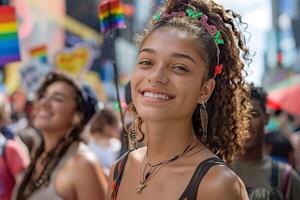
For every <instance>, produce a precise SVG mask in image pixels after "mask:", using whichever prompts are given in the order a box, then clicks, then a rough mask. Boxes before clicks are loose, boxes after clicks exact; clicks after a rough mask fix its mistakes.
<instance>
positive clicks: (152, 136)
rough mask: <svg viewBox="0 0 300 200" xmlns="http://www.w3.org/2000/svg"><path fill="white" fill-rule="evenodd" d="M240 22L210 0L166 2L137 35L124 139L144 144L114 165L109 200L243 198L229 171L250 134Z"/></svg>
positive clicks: (172, 0) (240, 183)
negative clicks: (129, 123)
mask: <svg viewBox="0 0 300 200" xmlns="http://www.w3.org/2000/svg"><path fill="white" fill-rule="evenodd" d="M239 19H240V17H239V15H237V14H236V13H234V12H233V11H231V10H225V9H224V8H223V7H222V6H221V5H219V4H217V3H215V2H214V1H211V0H169V1H167V2H166V3H165V5H164V6H163V7H162V9H161V10H160V13H159V14H157V15H156V16H155V17H154V18H153V19H152V20H151V21H150V22H149V25H148V27H147V28H146V30H145V31H144V32H143V34H141V35H139V36H138V37H137V42H138V46H139V54H138V58H137V65H136V68H135V70H134V72H133V74H132V78H131V94H132V100H133V103H132V104H131V108H130V109H129V112H130V113H131V114H132V116H133V117H134V122H133V126H132V127H130V128H129V131H130V132H129V135H133V134H134V133H135V131H138V132H139V134H140V135H145V138H146V139H145V141H144V142H145V144H146V146H145V147H143V148H139V149H136V150H133V151H129V152H128V153H127V154H125V155H124V156H123V157H122V158H121V159H120V160H119V161H118V162H117V163H116V165H115V166H114V167H113V168H112V170H111V175H110V184H111V185H112V187H111V188H110V190H109V192H108V199H112V200H114V199H118V200H120V199H131V200H134V199H164V200H168V199H170V200H171V199H172V200H173V199H182V200H183V199H205V200H215V199H222V200H234V199H236V200H241V199H247V198H248V197H247V193H246V190H245V187H244V185H243V183H242V182H241V180H240V179H239V177H237V176H236V175H235V174H234V173H233V172H232V171H231V169H230V168H229V167H228V165H230V164H231V163H232V161H233V159H234V158H235V156H236V155H237V154H239V153H240V152H241V151H242V149H243V143H244V141H245V139H246V138H247V136H248V134H249V130H248V128H249V119H248V116H249V112H250V103H249V99H248V95H247V89H246V87H245V86H244V76H243V69H244V63H243V60H242V59H241V58H240V52H241V51H242V52H243V53H244V55H243V57H244V60H245V61H249V59H248V58H247V55H248V49H247V48H246V47H245V44H244V40H243V35H242V33H241V32H240V31H239V30H237V25H238V23H239V22H240V20H239ZM135 138H136V137H134V136H133V137H131V139H132V141H133V142H134V139H135Z"/></svg>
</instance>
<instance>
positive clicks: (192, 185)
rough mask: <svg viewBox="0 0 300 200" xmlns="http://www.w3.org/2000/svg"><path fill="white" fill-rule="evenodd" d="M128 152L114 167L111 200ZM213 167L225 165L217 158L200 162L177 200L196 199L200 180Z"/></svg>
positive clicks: (114, 196)
mask: <svg viewBox="0 0 300 200" xmlns="http://www.w3.org/2000/svg"><path fill="white" fill-rule="evenodd" d="M129 153H130V152H127V153H126V154H124V155H123V156H122V157H121V158H120V159H119V161H118V162H117V164H116V166H115V171H114V179H113V185H112V194H111V198H110V199H111V200H116V199H117V194H118V190H119V186H120V184H121V180H122V176H123V173H124V168H125V164H126V161H127V158H128V155H129ZM214 165H225V166H226V163H225V162H224V161H222V160H221V159H219V158H208V159H206V160H204V161H202V162H201V163H200V164H199V165H198V167H197V169H196V170H195V172H194V174H193V176H192V178H191V180H190V182H189V184H188V185H187V187H186V189H185V190H184V192H183V193H182V195H181V197H180V198H179V200H195V199H196V198H197V192H198V188H199V185H200V182H201V180H202V179H203V177H204V176H205V174H206V173H207V171H208V170H209V169H210V168H211V167H212V166H214Z"/></svg>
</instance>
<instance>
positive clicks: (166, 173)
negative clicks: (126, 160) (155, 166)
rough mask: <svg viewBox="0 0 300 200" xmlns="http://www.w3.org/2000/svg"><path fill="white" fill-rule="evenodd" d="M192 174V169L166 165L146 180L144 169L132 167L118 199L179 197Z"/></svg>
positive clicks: (126, 175)
mask: <svg viewBox="0 0 300 200" xmlns="http://www.w3.org/2000/svg"><path fill="white" fill-rule="evenodd" d="M143 174H144V175H143ZM192 175H193V170H192V169H190V170H187V169H186V168H182V169H180V168H177V169H174V167H165V168H161V169H160V170H158V171H154V173H153V174H150V175H149V178H148V179H147V180H146V181H145V177H144V176H145V173H144V172H143V170H141V169H140V170H139V169H135V170H134V169H131V170H128V171H127V173H124V176H123V178H122V182H121V184H120V187H119V191H118V195H117V199H118V200H123V199H124V200H125V199H132V200H134V199H136V200H138V199H139V200H140V199H145V200H148V199H149V200H150V199H151V200H152V199H164V200H168V199H170V200H174V199H179V198H180V196H181V195H182V193H183V192H184V190H185V189H186V187H187V185H188V183H189V181H190V179H191V177H192Z"/></svg>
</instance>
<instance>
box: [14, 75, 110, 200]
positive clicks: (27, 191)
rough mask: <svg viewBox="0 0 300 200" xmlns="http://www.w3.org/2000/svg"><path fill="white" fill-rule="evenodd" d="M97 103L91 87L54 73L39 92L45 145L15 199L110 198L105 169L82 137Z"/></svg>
mask: <svg viewBox="0 0 300 200" xmlns="http://www.w3.org/2000/svg"><path fill="white" fill-rule="evenodd" d="M97 108H98V101H97V98H96V96H95V94H94V93H93V92H92V91H91V89H90V88H89V87H85V86H84V85H81V84H80V83H77V82H76V81H75V80H74V79H73V78H71V77H69V76H67V75H65V74H60V73H55V72H53V73H49V74H48V75H47V76H46V77H45V80H44V82H43V83H42V85H41V87H40V88H39V90H38V91H37V101H36V104H35V108H34V119H33V125H34V127H35V128H37V129H38V130H39V131H40V132H41V135H42V138H43V139H42V143H41V145H40V146H39V148H38V149H37V151H36V152H35V154H34V155H35V156H34V158H33V160H32V162H31V164H30V166H29V168H28V169H27V171H26V173H25V174H24V175H23V176H22V178H21V179H20V181H19V182H18V184H17V187H16V188H15V194H14V197H13V199H17V200H24V199H28V200H37V199H43V200H48V199H49V200H50V199H51V200H60V199H65V200H69V199H77V200H83V199H91V200H94V199H95V200H96V199H97V200H102V199H104V198H105V191H106V188H107V183H106V178H105V175H104V173H103V170H102V167H101V166H100V164H99V163H98V161H97V158H96V157H95V156H94V154H93V153H92V152H91V151H90V150H89V149H88V147H87V146H86V145H85V144H84V142H83V138H82V137H81V133H82V130H83V128H84V127H85V125H86V124H87V122H88V121H89V120H90V118H91V117H92V116H93V115H94V114H95V112H96V110H97Z"/></svg>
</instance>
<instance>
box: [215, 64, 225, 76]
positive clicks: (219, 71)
mask: <svg viewBox="0 0 300 200" xmlns="http://www.w3.org/2000/svg"><path fill="white" fill-rule="evenodd" d="M223 68H224V65H223V64H220V65H216V66H215V72H214V77H213V78H216V76H218V75H220V74H222V71H223Z"/></svg>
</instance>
